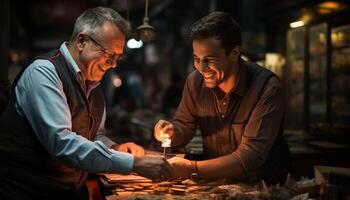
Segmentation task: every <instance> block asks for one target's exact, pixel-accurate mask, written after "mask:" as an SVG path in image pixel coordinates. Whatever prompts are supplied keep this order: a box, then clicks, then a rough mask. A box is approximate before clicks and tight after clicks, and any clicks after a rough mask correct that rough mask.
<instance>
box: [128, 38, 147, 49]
mask: <svg viewBox="0 0 350 200" xmlns="http://www.w3.org/2000/svg"><path fill="white" fill-rule="evenodd" d="M126 45H127V47H128V48H129V49H138V48H141V47H142V45H143V42H142V41H141V40H139V41H137V40H135V39H134V38H131V39H130V40H128V42H127V43H126Z"/></svg>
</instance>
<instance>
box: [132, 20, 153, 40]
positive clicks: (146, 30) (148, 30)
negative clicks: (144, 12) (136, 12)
mask: <svg viewBox="0 0 350 200" xmlns="http://www.w3.org/2000/svg"><path fill="white" fill-rule="evenodd" d="M136 32H137V36H138V39H140V40H142V41H143V42H150V41H152V40H153V39H154V38H155V36H156V29H155V28H154V27H153V26H151V25H149V23H148V19H146V18H144V19H143V24H142V25H141V26H139V27H137V29H136Z"/></svg>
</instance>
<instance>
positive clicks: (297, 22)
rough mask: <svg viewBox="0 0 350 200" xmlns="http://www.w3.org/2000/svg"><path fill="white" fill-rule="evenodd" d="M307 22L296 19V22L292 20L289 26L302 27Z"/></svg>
mask: <svg viewBox="0 0 350 200" xmlns="http://www.w3.org/2000/svg"><path fill="white" fill-rule="evenodd" d="M304 25H305V23H304V22H303V21H296V22H292V23H290V24H289V26H290V27H291V28H297V27H301V26H304Z"/></svg>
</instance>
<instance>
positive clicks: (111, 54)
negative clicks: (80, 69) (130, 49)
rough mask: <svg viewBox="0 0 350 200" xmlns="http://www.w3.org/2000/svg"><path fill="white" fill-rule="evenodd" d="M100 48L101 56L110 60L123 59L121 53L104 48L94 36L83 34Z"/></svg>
mask: <svg viewBox="0 0 350 200" xmlns="http://www.w3.org/2000/svg"><path fill="white" fill-rule="evenodd" d="M85 35H86V36H87V37H88V38H89V39H90V40H91V41H92V42H93V43H95V45H96V46H97V47H99V48H100V50H101V51H102V52H103V56H105V57H106V58H108V60H110V61H120V60H122V59H123V54H116V53H114V52H110V51H109V50H108V49H106V48H104V47H103V46H102V45H101V44H100V43H98V42H97V41H96V40H95V39H94V38H92V37H91V36H89V35H87V34H85Z"/></svg>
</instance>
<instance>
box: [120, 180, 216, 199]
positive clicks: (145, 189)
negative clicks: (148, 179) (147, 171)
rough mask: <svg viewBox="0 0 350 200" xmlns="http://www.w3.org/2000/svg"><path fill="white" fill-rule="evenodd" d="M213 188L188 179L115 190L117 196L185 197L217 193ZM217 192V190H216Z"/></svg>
mask: <svg viewBox="0 0 350 200" xmlns="http://www.w3.org/2000/svg"><path fill="white" fill-rule="evenodd" d="M213 189H214V187H213V186H207V185H201V184H198V183H197V182H195V181H193V180H190V179H187V180H184V181H163V182H159V183H132V184H121V185H120V186H119V187H117V188H116V189H115V194H117V195H129V194H130V192H132V193H133V194H174V195H184V194H185V193H199V194H209V193H213V192H214V193H216V192H215V191H213ZM216 190H217V188H216Z"/></svg>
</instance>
